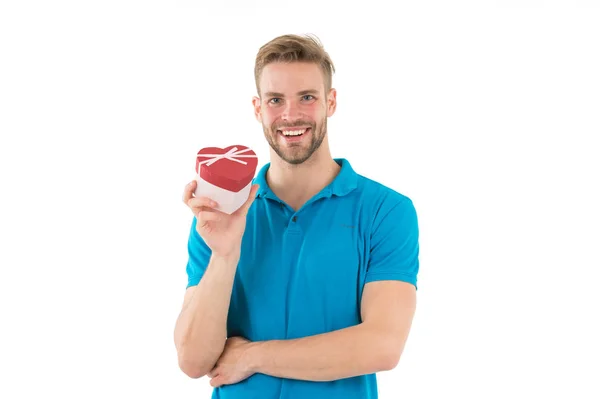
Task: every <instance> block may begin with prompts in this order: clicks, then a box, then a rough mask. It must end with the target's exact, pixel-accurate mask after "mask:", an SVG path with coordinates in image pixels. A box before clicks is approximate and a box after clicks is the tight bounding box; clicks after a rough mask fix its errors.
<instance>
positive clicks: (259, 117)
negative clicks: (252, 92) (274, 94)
mask: <svg viewBox="0 0 600 399" xmlns="http://www.w3.org/2000/svg"><path fill="white" fill-rule="evenodd" d="M252 106H253V108H254V117H255V118H256V120H257V121H258V122H261V123H262V112H261V104H260V98H259V97H256V96H254V97H252Z"/></svg>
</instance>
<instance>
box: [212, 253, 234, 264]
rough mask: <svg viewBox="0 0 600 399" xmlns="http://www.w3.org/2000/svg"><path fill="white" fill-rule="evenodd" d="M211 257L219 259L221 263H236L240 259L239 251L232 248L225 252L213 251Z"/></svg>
mask: <svg viewBox="0 0 600 399" xmlns="http://www.w3.org/2000/svg"><path fill="white" fill-rule="evenodd" d="M212 257H213V258H215V259H216V260H218V261H220V262H221V263H227V264H235V265H237V263H238V262H239V260H240V251H239V250H234V251H231V252H227V253H216V252H213V254H212Z"/></svg>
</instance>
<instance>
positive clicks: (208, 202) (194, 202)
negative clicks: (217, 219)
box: [186, 197, 217, 213]
mask: <svg viewBox="0 0 600 399" xmlns="http://www.w3.org/2000/svg"><path fill="white" fill-rule="evenodd" d="M186 204H187V206H189V207H190V208H191V209H192V211H194V213H197V212H198V209H199V208H202V207H206V208H215V207H216V206H217V203H216V202H215V201H213V200H212V199H210V198H208V197H192V198H189V199H188V200H187V201H186Z"/></svg>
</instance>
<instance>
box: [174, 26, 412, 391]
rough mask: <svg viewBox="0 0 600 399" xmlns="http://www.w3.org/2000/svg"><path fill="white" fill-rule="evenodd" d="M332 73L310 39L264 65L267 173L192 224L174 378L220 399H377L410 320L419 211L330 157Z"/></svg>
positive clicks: (189, 198)
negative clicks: (198, 382) (239, 202)
mask: <svg viewBox="0 0 600 399" xmlns="http://www.w3.org/2000/svg"><path fill="white" fill-rule="evenodd" d="M334 71H335V69H334V66H333V63H332V61H331V59H330V57H329V55H328V54H327V52H325V50H324V48H323V46H322V45H321V44H320V43H319V41H318V40H317V39H316V38H313V37H311V36H297V35H284V36H280V37H277V38H275V39H273V40H272V41H270V42H269V43H266V44H265V45H264V46H262V47H261V48H260V50H259V52H258V54H257V57H256V66H255V79H256V88H257V96H256V97H254V98H253V106H254V113H255V115H256V119H257V121H259V122H260V124H261V126H262V129H263V132H264V136H265V138H266V140H267V142H268V144H269V146H270V152H271V155H270V162H269V163H267V164H266V165H264V166H263V167H262V168H261V169H260V171H259V173H258V174H257V177H256V178H255V180H254V183H255V184H254V185H253V188H252V191H251V193H250V196H249V197H248V200H247V202H246V203H245V204H244V206H242V208H240V210H238V211H237V212H235V213H233V214H232V215H227V214H223V213H221V212H219V211H217V210H216V209H214V208H215V206H216V204H215V203H213V202H212V201H211V200H210V199H208V198H196V197H194V196H193V194H192V193H193V192H194V189H195V182H194V181H192V182H191V183H190V184H188V185H187V186H186V188H185V189H184V194H183V201H184V202H185V203H186V205H187V206H189V208H190V209H191V210H192V212H193V214H194V218H193V219H192V223H191V230H190V235H189V241H188V254H189V258H188V263H187V267H186V270H187V274H188V284H187V289H186V292H185V296H184V303H183V307H182V310H181V313H180V315H179V317H178V319H177V323H176V326H175V345H176V348H177V354H178V359H179V366H180V368H181V369H182V370H183V372H184V373H186V374H187V375H189V376H190V377H193V378H200V377H202V376H205V375H206V376H208V377H209V378H210V384H211V385H212V386H213V387H215V389H214V391H213V396H212V397H213V398H222V399H234V398H235V399H238V398H244V399H251V398H260V399H271V398H273V399H275V398H281V399H284V398H285V399H306V398H310V399H318V398H327V399H334V398H344V399H355V398H356V399H359V398H360V399H367V398H377V392H378V388H377V379H376V373H377V372H380V371H385V370H391V369H393V368H394V367H395V366H396V365H397V363H398V361H399V360H400V357H401V354H402V352H403V349H404V346H405V344H406V341H407V338H408V335H409V331H410V328H411V324H412V320H413V316H414V312H415V309H416V291H417V274H418V271H419V230H418V222H417V214H416V211H415V207H414V206H413V203H412V201H411V200H410V199H409V198H408V197H406V196H405V195H403V194H401V193H399V192H397V191H394V190H392V189H391V188H388V187H386V186H384V185H382V184H380V183H378V182H376V181H375V180H372V179H369V178H367V177H364V176H362V175H360V174H358V173H357V172H355V171H354V170H353V168H352V166H351V165H350V162H349V161H348V160H347V159H345V158H338V159H334V158H332V156H331V153H330V149H329V143H328V140H327V118H329V117H331V116H332V115H333V114H334V112H335V110H336V90H335V89H334V88H333V87H332V75H333V73H334Z"/></svg>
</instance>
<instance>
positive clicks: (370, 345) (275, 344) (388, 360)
mask: <svg viewBox="0 0 600 399" xmlns="http://www.w3.org/2000/svg"><path fill="white" fill-rule="evenodd" d="M415 309H416V289H415V286H414V285H412V284H409V283H405V282H402V281H375V282H371V283H368V284H366V285H365V289H364V292H363V298H362V302H361V315H362V320H363V321H362V323H361V324H359V325H356V326H352V327H348V328H344V329H341V330H337V331H333V332H329V333H324V334H319V335H314V336H310V337H305V338H298V339H292V340H274V341H263V342H254V343H252V344H251V345H250V346H249V348H248V351H247V354H246V355H247V361H248V363H249V365H250V368H251V370H252V371H253V372H255V373H262V374H267V375H270V376H274V377H282V378H292V379H299V380H309V381H333V380H337V379H342V378H348V377H354V376H358V375H365V374H371V373H376V372H379V371H385V370H391V369H393V368H394V367H396V365H397V363H398V361H399V360H400V356H401V354H402V351H403V350H404V345H405V342H406V340H407V338H408V334H409V331H410V327H411V324H412V320H413V316H414V313H415Z"/></svg>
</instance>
